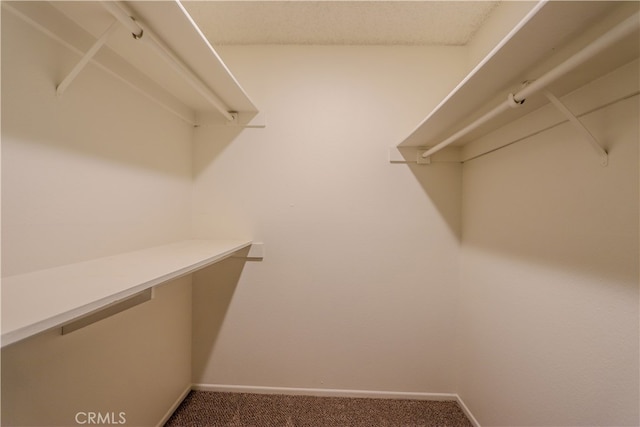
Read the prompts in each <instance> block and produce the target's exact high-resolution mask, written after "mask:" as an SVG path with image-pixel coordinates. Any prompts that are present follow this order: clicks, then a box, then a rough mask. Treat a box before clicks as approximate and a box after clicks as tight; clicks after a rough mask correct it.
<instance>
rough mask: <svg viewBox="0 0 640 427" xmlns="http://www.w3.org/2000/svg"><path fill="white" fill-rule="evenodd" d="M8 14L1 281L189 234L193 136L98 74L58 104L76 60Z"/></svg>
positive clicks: (86, 74)
mask: <svg viewBox="0 0 640 427" xmlns="http://www.w3.org/2000/svg"><path fill="white" fill-rule="evenodd" d="M2 16H3V19H4V21H3V25H2V31H3V34H6V35H7V36H6V37H3V39H2V58H3V61H2V83H3V84H2V163H3V164H2V168H3V176H2V178H3V179H2V205H3V206H2V208H3V209H2V234H3V242H2V243H3V249H4V250H3V258H2V266H3V274H4V275H5V276H11V275H14V274H20V273H24V272H28V271H33V270H38V269H42V268H47V267H51V266H55V265H61V264H66V263H71V262H77V261H82V260H87V259H93V258H97V257H100V256H105V255H110V254H114V253H119V252H124V251H127V250H135V249H140V248H144V247H148V246H153V245H159V244H162V243H167V242H171V241H175V240H178V239H180V238H184V237H185V236H188V234H189V231H190V226H189V224H190V190H189V189H190V185H191V135H192V128H191V127H189V126H188V125H187V124H185V123H183V122H181V121H179V120H177V119H176V118H175V117H174V116H172V115H171V114H169V113H167V112H165V111H163V110H161V109H160V108H158V107H157V106H156V105H154V104H153V103H151V102H149V101H148V100H147V99H145V98H144V97H142V96H140V95H139V94H137V93H135V92H133V91H132V90H131V89H130V88H129V87H127V86H126V85H124V84H122V83H121V82H119V81H118V80H116V79H115V78H113V77H111V76H109V75H108V74H106V73H105V72H103V71H101V70H99V69H97V68H95V67H94V66H92V65H90V66H88V67H87V68H86V69H85V70H84V71H83V72H82V73H81V74H80V75H79V76H78V77H77V79H76V80H75V81H74V82H73V84H72V85H71V86H70V87H69V89H68V90H67V91H66V92H65V93H64V95H63V96H61V97H57V96H56V93H55V87H56V84H57V83H58V82H59V81H61V80H62V79H63V78H64V77H65V76H66V75H67V73H68V72H69V71H70V70H71V68H72V67H73V66H74V65H75V64H76V62H77V61H78V60H79V57H78V55H77V54H75V53H73V52H71V51H69V50H67V49H66V48H65V47H63V46H61V45H60V44H58V43H57V42H55V41H53V40H51V39H49V38H47V37H46V36H44V35H43V34H42V33H40V32H38V31H37V30H36V29H34V28H33V27H31V26H28V25H26V24H25V23H24V22H23V21H21V20H19V19H18V18H16V16H15V15H14V14H13V12H11V11H9V10H4V11H3V14H2ZM14 34H15V35H14Z"/></svg>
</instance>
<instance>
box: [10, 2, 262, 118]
mask: <svg viewBox="0 0 640 427" xmlns="http://www.w3.org/2000/svg"><path fill="white" fill-rule="evenodd" d="M101 3H102V2H94V1H52V2H43V1H36V2H21V1H10V2H3V6H5V7H6V9H7V10H9V11H10V12H13V13H16V14H17V15H18V16H20V17H21V18H22V19H24V20H26V21H27V22H29V23H30V24H32V25H33V26H34V27H36V28H37V29H39V30H40V31H42V32H44V33H45V34H47V35H49V36H51V37H53V38H55V39H57V40H58V41H60V42H61V43H63V44H65V45H67V47H69V48H70V49H71V50H74V51H75V52H77V53H78V55H79V57H78V59H80V58H81V57H82V55H84V54H85V53H86V52H87V51H88V50H89V49H90V48H91V47H92V45H93V44H94V43H95V42H96V40H98V39H99V38H100V36H101V35H103V34H104V33H105V31H106V30H107V29H108V28H109V27H110V26H111V25H112V24H114V22H116V19H115V18H114V16H113V15H112V14H111V13H109V11H108V10H107V8H105V7H104V6H103V5H102V4H101ZM108 3H113V4H117V6H118V7H119V8H121V9H122V10H123V11H124V12H126V14H127V15H129V16H131V17H132V18H133V19H134V20H135V21H136V22H139V24H140V25H142V26H144V28H147V29H148V30H149V32H151V30H152V32H153V34H154V35H155V36H156V38H157V39H158V40H159V41H160V43H161V44H162V45H164V46H166V47H167V48H168V51H170V52H171V54H172V55H173V56H175V57H176V58H178V59H179V60H180V62H181V63H182V64H184V66H185V69H187V70H188V71H189V72H191V73H192V74H193V75H195V76H196V77H197V79H198V80H199V81H201V82H202V83H203V85H204V86H205V87H207V88H208V89H210V90H211V92H213V93H215V94H216V95H217V97H219V98H220V99H221V100H222V101H223V103H224V104H225V105H226V107H228V108H226V110H227V111H229V112H234V113H235V112H237V113H239V114H240V115H241V116H242V120H241V121H244V122H247V121H249V120H251V118H252V117H253V116H255V115H256V114H257V112H258V110H257V108H256V106H255V105H254V104H253V102H252V101H251V100H250V98H249V97H248V95H247V94H246V93H245V91H244V90H243V89H242V87H241V86H240V84H239V83H238V81H237V80H236V79H235V77H234V76H233V75H232V74H231V72H230V70H229V69H228V68H227V66H226V65H225V64H224V62H223V61H222V59H221V58H220V57H219V56H218V54H217V53H216V51H215V50H214V49H213V47H212V46H211V44H210V43H209V42H208V41H207V39H206V38H205V37H204V35H203V34H202V32H201V31H200V30H199V28H198V27H197V25H196V24H195V22H194V21H193V20H192V19H191V17H190V16H189V14H188V13H187V12H186V10H185V9H184V8H183V7H182V5H181V4H180V3H179V2H178V1H131V2H108ZM116 27H117V28H115V30H114V31H113V32H112V33H111V34H110V35H109V37H108V39H107V40H106V42H105V43H104V47H101V48H100V49H99V52H98V53H97V54H95V56H94V57H93V58H92V59H91V62H92V63H93V64H97V65H98V66H101V67H102V68H104V69H106V70H108V71H109V72H111V73H112V74H115V75H116V76H117V77H119V78H121V79H123V80H125V81H126V82H128V83H129V84H130V85H131V86H133V87H134V88H136V89H137V90H140V91H142V92H144V93H145V94H146V95H147V96H149V97H150V98H152V99H153V100H154V101H156V102H158V103H160V104H162V105H163V106H165V107H166V108H168V109H169V110H171V111H172V112H174V113H176V114H177V115H178V116H180V117H181V118H182V119H183V120H185V121H187V122H189V123H192V124H198V123H197V118H198V116H200V115H211V114H216V113H215V110H214V109H212V107H211V103H210V102H208V101H207V99H206V98H205V97H203V95H202V93H201V92H199V91H198V90H197V89H196V88H194V85H193V84H191V83H189V81H188V80H185V78H184V76H183V75H181V74H180V73H179V72H178V71H176V69H175V67H172V66H171V65H170V64H168V63H167V61H166V58H163V57H162V56H159V55H158V53H157V52H155V51H154V50H153V49H150V48H149V46H148V45H147V44H146V43H143V42H142V41H140V40H136V39H134V37H132V33H131V32H130V31H129V30H128V29H127V28H125V26H123V25H116ZM143 37H144V36H143ZM65 66H66V67H67V68H68V69H67V72H68V71H70V70H71V69H72V68H73V66H74V64H61V68H64V67H65ZM57 83H60V82H57ZM69 90H73V87H71V88H70V89H69ZM217 114H218V115H219V113H217Z"/></svg>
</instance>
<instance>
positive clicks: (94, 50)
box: [56, 19, 120, 96]
mask: <svg viewBox="0 0 640 427" xmlns="http://www.w3.org/2000/svg"><path fill="white" fill-rule="evenodd" d="M119 26H120V23H119V22H118V20H117V19H116V20H114V21H113V23H112V24H111V25H110V26H109V28H107V30H106V31H105V32H104V33H102V35H101V36H100V38H98V40H96V42H95V43H94V44H93V46H91V48H90V49H89V50H88V51H87V53H85V54H84V56H83V57H82V58H81V59H80V61H79V62H78V63H77V64H76V66H75V67H73V69H72V70H71V72H69V74H68V75H67V77H65V78H64V80H62V82H61V83H60V84H59V85H58V86H57V87H56V95H58V96H61V95H62V94H63V93H64V91H65V90H67V87H69V85H70V84H71V82H73V80H75V78H76V77H77V76H78V74H80V72H81V71H82V70H83V69H84V67H85V66H86V65H87V64H88V63H89V61H91V58H93V57H94V56H95V54H96V53H98V51H99V50H100V48H101V47H102V46H103V45H104V44H105V43H106V42H107V40H108V39H109V37H110V36H111V34H113V32H114V31H115V30H116V28H118V27H119Z"/></svg>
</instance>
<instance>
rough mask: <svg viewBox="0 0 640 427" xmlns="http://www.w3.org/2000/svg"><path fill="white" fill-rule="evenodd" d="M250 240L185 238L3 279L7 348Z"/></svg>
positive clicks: (214, 259)
mask: <svg viewBox="0 0 640 427" xmlns="http://www.w3.org/2000/svg"><path fill="white" fill-rule="evenodd" d="M250 245H251V241H249V240H220V241H216V240H185V241H181V242H177V243H173V244H169V245H163V246H157V247H153V248H149V249H145V250H140V251H135V252H130V253H125V254H120V255H115V256H110V257H105V258H99V259H96V260H92V261H86V262H81V263H77V264H71V265H65V266H61V267H56V268H51V269H46V270H40V271H36V272H33V273H28V274H21V275H16V276H11V277H6V278H3V279H2V347H4V346H6V345H9V344H12V343H15V342H17V341H20V340H22V339H25V338H27V337H30V336H32V335H35V334H38V333H40V332H44V331H46V330H49V329H52V328H55V327H60V326H62V325H63V324H65V323H68V322H70V321H72V320H74V319H78V318H80V317H82V316H85V315H88V314H90V313H94V312H96V311H98V310H100V309H103V308H105V307H108V306H111V305H112V304H114V303H116V302H118V301H122V300H124V299H126V298H128V297H131V296H133V295H135V294H137V293H140V292H142V291H144V290H147V289H150V288H152V287H154V286H157V285H160V284H162V283H165V282H167V281H170V280H173V279H176V278H178V277H181V276H184V275H187V274H190V273H193V272H194V271H196V270H199V269H201V268H204V267H206V266H208V265H211V264H213V263H216V262H218V261H221V260H223V259H225V258H227V257H228V256H230V255H232V254H233V253H234V252H237V251H239V250H241V249H243V248H246V247H248V246H250Z"/></svg>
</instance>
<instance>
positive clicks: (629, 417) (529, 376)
mask: <svg viewBox="0 0 640 427" xmlns="http://www.w3.org/2000/svg"><path fill="white" fill-rule="evenodd" d="M635 67H636V68H635V72H634V73H628V72H625V73H623V74H620V75H618V74H616V76H614V77H613V78H612V80H611V82H612V83H610V84H609V87H610V88H611V89H612V90H613V87H614V84H613V83H614V82H615V83H616V85H618V84H620V83H621V82H620V79H621V78H623V77H624V76H627V77H629V76H630V77H629V78H627V79H626V80H625V83H624V84H626V85H627V88H629V87H636V90H637V85H638V82H637V75H638V74H637V64H636V65H635ZM627 71H628V70H627ZM596 88H597V85H594V86H593V88H589V89H588V91H587V92H585V93H582V94H581V96H582V98H581V99H582V104H588V103H589V102H593V100H594V99H598V97H601V96H602V95H603V94H604V95H606V94H607V93H608V92H609V91H607V90H604V91H597V90H595V89H596ZM638 103H639V101H638V96H637V95H636V96H634V97H632V98H630V99H627V100H624V101H620V102H617V103H615V104H613V105H610V106H608V107H606V108H604V109H601V110H598V111H595V112H593V113H590V114H588V115H586V116H584V117H583V118H582V120H583V122H584V123H585V124H586V126H587V127H588V129H590V131H591V132H593V133H594V135H595V136H596V137H597V138H598V139H600V140H601V141H602V143H603V144H604V146H605V148H606V149H608V150H609V154H610V157H609V166H607V167H601V166H600V165H599V159H598V157H597V156H596V155H595V154H594V152H593V151H592V149H591V147H589V145H588V143H587V142H586V141H584V140H582V139H581V138H580V135H579V134H578V132H577V131H576V130H575V129H574V128H573V127H571V126H570V125H569V124H567V123H565V124H563V125H560V126H558V127H555V128H553V129H550V130H548V131H545V132H543V133H540V134H538V135H535V136H531V137H529V138H526V139H525V140H523V141H521V142H519V143H516V144H514V145H511V146H508V147H505V148H502V149H501V150H499V151H496V152H493V153H491V154H488V155H485V156H483V157H480V158H477V159H475V160H472V161H469V162H467V163H465V164H464V166H463V210H462V223H463V227H462V229H463V244H462V258H461V286H462V293H461V300H460V312H461V322H460V337H459V339H460V347H459V353H460V355H461V363H460V369H459V383H458V387H457V391H458V393H459V394H460V395H461V397H462V398H463V399H464V401H465V402H466V404H467V405H468V406H469V408H470V409H471V411H472V412H473V413H474V415H475V416H476V418H477V419H478V420H479V422H480V423H481V424H482V425H483V426H524V425H527V426H532V425H535V426H557V425H566V426H586V425H601V426H614V425H615V426H622V425H629V426H632V425H633V426H637V425H638V423H639V421H640V420H639V408H638V405H639V404H638V402H639V401H640V398H639V395H638V393H639V392H638V390H639V384H638V379H639V369H638V354H639V345H638V339H639V328H638V316H639V312H638V296H639V294H638V278H639V277H638V262H639V250H638V218H639V212H638V191H639V188H638V179H639V176H638V141H639V135H638V127H639V125H638V117H639V111H638ZM527 125H528V124H527V120H526V119H525V120H524V121H522V122H521V123H518V124H517V126H516V127H521V128H526V127H527ZM497 135H499V133H496V134H495V135H489V136H488V137H486V138H485V140H486V141H478V144H486V143H487V141H489V142H490V140H491V139H492V138H494V139H495V138H497ZM514 139H515V138H514Z"/></svg>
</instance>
